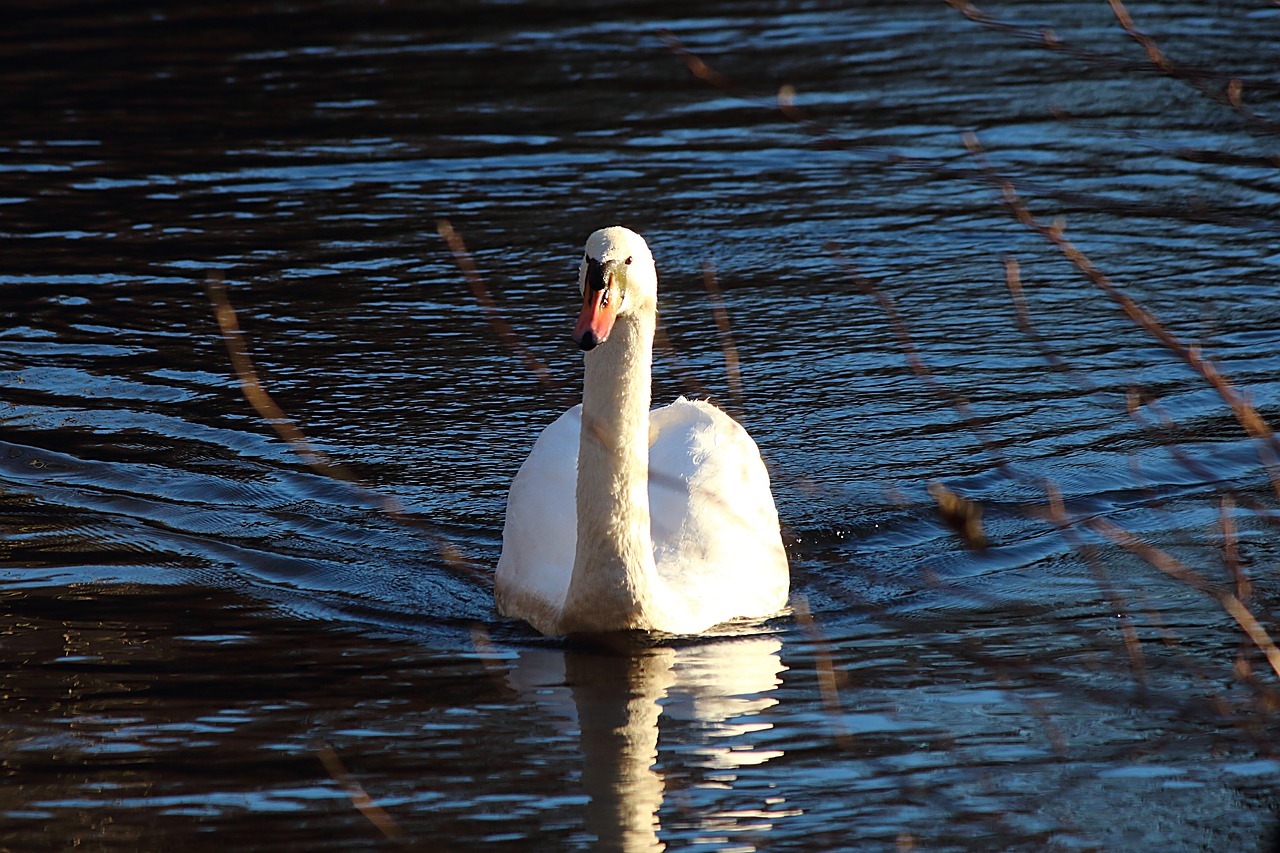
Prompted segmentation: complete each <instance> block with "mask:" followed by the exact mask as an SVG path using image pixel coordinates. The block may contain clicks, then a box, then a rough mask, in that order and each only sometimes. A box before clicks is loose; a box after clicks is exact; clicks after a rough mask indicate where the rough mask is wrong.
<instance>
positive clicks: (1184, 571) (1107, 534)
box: [1085, 518, 1280, 678]
mask: <svg viewBox="0 0 1280 853" xmlns="http://www.w3.org/2000/svg"><path fill="white" fill-rule="evenodd" d="M1085 524H1086V526H1087V527H1088V528H1089V529H1090V530H1093V531H1094V532H1095V533H1097V534H1099V535H1100V536H1102V537H1103V538H1105V539H1107V540H1108V541H1109V542H1112V543H1113V544H1115V545H1119V546H1120V547H1122V548H1124V549H1125V550H1127V551H1130V552H1132V553H1134V554H1137V555H1138V556H1139V557H1141V558H1142V559H1143V560H1144V561H1145V562H1146V563H1148V564H1150V565H1151V566H1154V567H1155V568H1156V569H1159V570H1160V571H1161V572H1163V573H1165V574H1166V575H1168V576H1169V577H1172V578H1175V579H1177V580H1179V581H1182V582H1183V583H1185V584H1186V585H1187V586H1190V587H1192V588H1193V589H1196V590H1198V591H1200V592H1203V593H1204V594H1205V595H1208V596H1209V597H1210V598H1212V599H1214V600H1215V601H1217V602H1218V604H1219V605H1220V606H1221V607H1222V609H1223V610H1224V611H1226V613H1227V615H1229V616H1230V617H1231V618H1232V619H1234V620H1235V621H1236V624H1238V625H1239V626H1240V628H1241V630H1243V631H1244V633H1245V635H1246V636H1247V637H1248V638H1249V639H1250V640H1251V641H1252V642H1253V644H1254V645H1255V646H1257V647H1258V649H1259V650H1260V651H1261V652H1262V653H1263V654H1264V655H1265V656H1266V658H1267V663H1268V664H1270V666H1271V668H1272V670H1274V671H1275V674H1276V676H1277V677H1278V678H1280V648H1276V644H1275V642H1274V641H1273V640H1272V639H1271V636H1270V635H1269V634H1268V633H1267V630H1266V629H1265V628H1263V627H1262V623H1260V622H1259V621H1258V620H1257V618H1255V617H1254V615H1253V614H1252V613H1251V612H1250V611H1249V608H1248V607H1246V606H1245V604H1244V602H1242V601H1241V600H1240V598H1239V597H1237V596H1236V594H1235V593H1233V592H1230V591H1228V590H1226V589H1223V588H1222V587H1220V586H1218V585H1216V584H1213V583H1210V582H1209V581H1208V580H1206V579H1205V578H1204V577H1203V576H1202V575H1201V574H1200V573H1199V572H1197V571H1195V570H1194V569H1192V568H1190V567H1188V566H1187V565H1185V564H1184V563H1182V562H1181V561H1179V560H1178V559H1177V558H1175V557H1174V556H1173V555H1171V554H1169V553H1168V552H1166V551H1163V550H1161V549H1160V548H1157V547H1155V546H1154V545H1151V544H1150V543H1148V542H1146V541H1144V540H1143V539H1141V538H1139V537H1137V536H1135V535H1134V534H1132V533H1130V532H1129V531H1128V530H1125V529H1124V528H1123V527H1121V526H1120V525H1118V524H1116V523H1115V522H1112V521H1108V520H1107V519H1105V518H1091V519H1089V520H1088V521H1086V522H1085Z"/></svg>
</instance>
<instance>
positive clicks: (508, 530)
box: [494, 405, 582, 634]
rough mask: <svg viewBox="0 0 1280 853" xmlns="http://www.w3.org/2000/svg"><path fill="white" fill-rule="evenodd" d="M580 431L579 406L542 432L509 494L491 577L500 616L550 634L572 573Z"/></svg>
mask: <svg viewBox="0 0 1280 853" xmlns="http://www.w3.org/2000/svg"><path fill="white" fill-rule="evenodd" d="M581 429H582V406H580V405H579V406H574V407H573V408H572V409H570V410H569V411H567V412H565V413H564V414H563V415H561V416H560V417H559V418H558V419H557V420H556V421H555V423H553V424H551V426H549V427H547V428H546V429H545V430H543V431H542V435H540V436H538V440H537V441H536V442H535V443H534V445H533V450H531V451H530V452H529V457H528V458H527V459H525V461H524V464H522V465H521V466H520V470H519V472H517V474H516V476H515V479H514V480H512V482H511V491H510V492H509V493H508V495H507V519H506V523H505V524H504V525H503V528H502V556H501V557H499V558H498V569H497V573H496V576H495V578H494V593H495V598H496V601H497V605H498V612H500V613H502V614H503V615H505V616H517V617H519V618H521V619H524V620H526V621H528V622H529V623H530V624H531V625H533V627H534V628H537V629H538V630H539V631H542V632H543V633H544V634H545V633H554V629H551V628H550V626H551V625H552V623H554V622H557V621H558V620H559V618H560V613H561V611H562V610H563V609H564V600H565V596H566V595H567V594H568V591H569V578H570V577H571V576H572V574H573V552H574V548H575V546H576V544H577V538H578V524H577V513H576V511H575V506H576V502H575V498H574V495H575V492H576V489H577V479H578V436H579V433H580V431H581ZM540 623H542V624H540Z"/></svg>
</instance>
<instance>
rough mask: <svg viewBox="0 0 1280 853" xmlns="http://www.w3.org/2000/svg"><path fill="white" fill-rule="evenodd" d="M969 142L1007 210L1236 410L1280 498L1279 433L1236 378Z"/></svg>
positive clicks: (968, 136)
mask: <svg viewBox="0 0 1280 853" xmlns="http://www.w3.org/2000/svg"><path fill="white" fill-rule="evenodd" d="M964 143H965V147H966V148H968V149H969V152H970V153H971V154H972V155H973V157H974V159H975V160H977V162H978V163H979V165H980V166H981V167H982V170H983V172H985V173H986V175H987V177H988V179H989V180H990V181H991V182H992V183H993V184H995V185H996V186H997V187H998V188H999V189H1000V193H1001V196H1002V197H1003V199H1004V202H1005V204H1006V206H1007V207H1008V208H1009V209H1010V211H1012V213H1013V215H1014V217H1015V218H1016V219H1017V220H1018V221H1019V222H1020V223H1022V224H1023V225H1025V226H1026V227H1027V228H1028V229H1029V230H1031V231H1034V232H1035V233H1037V234H1040V235H1041V236H1043V237H1044V238H1045V239H1047V240H1048V241H1049V242H1050V243H1052V244H1053V246H1054V247H1055V248H1056V249H1057V250H1058V251H1059V252H1060V253H1061V254H1062V255H1063V256H1064V257H1065V258H1066V259H1067V260H1068V261H1070V262H1071V263H1072V264H1073V265H1074V266H1075V267H1076V269H1078V270H1080V272H1082V273H1083V274H1084V275H1085V277H1086V278H1088V279H1089V281H1091V282H1092V283H1093V284H1094V286H1096V287H1097V288H1098V289H1099V290H1101V291H1102V292H1103V293H1105V294H1106V295H1107V296H1109V297H1110V298H1111V299H1112V301H1114V302H1115V303H1116V304H1117V305H1119V306H1120V309H1121V310H1122V311H1123V312H1124V314H1125V316H1127V317H1128V318H1129V319H1130V320H1132V321H1133V322H1134V323H1136V324H1137V325H1138V326H1139V327H1140V328H1142V329H1143V330H1144V331H1146V332H1147V333H1148V334H1150V335H1151V336H1152V337H1153V338H1155V339H1156V340H1157V341H1158V342H1159V343H1160V344H1161V345H1162V346H1164V347H1165V349H1167V350H1169V351H1170V352H1172V353H1173V354H1175V355H1177V356H1178V357H1179V358H1181V359H1182V360H1183V361H1185V362H1186V363H1187V365H1188V366H1189V367H1190V368H1191V369H1192V370H1194V371H1195V372H1196V373H1198V374H1199V375H1200V376H1201V378H1203V379H1204V380H1205V381H1206V382H1208V383H1209V385H1211V386H1212V387H1213V389H1214V390H1215V391H1217V392H1218V395H1219V396H1220V397H1221V398H1222V399H1223V401H1224V402H1225V403H1226V404H1227V406H1228V407H1229V408H1230V409H1231V413H1232V414H1233V415H1234V416H1235V418H1236V421H1237V422H1238V423H1239V424H1240V426H1241V428H1242V429H1243V430H1244V431H1245V433H1246V434H1248V435H1249V436H1250V437H1251V438H1253V439H1255V448H1256V449H1257V453H1258V458H1259V460H1260V461H1261V462H1262V465H1263V467H1264V468H1265V469H1266V471H1267V475H1268V476H1269V477H1270V478H1271V485H1272V487H1273V488H1274V489H1275V492H1276V495H1277V496H1280V468H1278V467H1277V466H1278V465H1280V460H1278V459H1277V453H1278V452H1280V442H1277V440H1276V436H1275V434H1274V432H1273V431H1272V429H1271V427H1270V426H1269V425H1268V424H1267V422H1266V421H1265V420H1264V419H1263V418H1262V416H1261V415H1260V414H1259V413H1258V410H1257V409H1256V408H1254V406H1253V404H1252V403H1250V402H1249V401H1248V399H1247V398H1246V397H1245V395H1244V394H1242V393H1241V392H1240V391H1239V390H1237V389H1236V387H1235V384H1234V383H1233V382H1232V381H1231V379H1230V377H1229V376H1227V375H1226V374H1224V373H1223V372H1222V371H1220V370H1219V369H1218V367H1217V365H1216V364H1214V362H1212V361H1210V360H1209V359H1207V358H1205V356H1204V354H1203V352H1202V351H1201V350H1200V348H1199V347H1196V346H1190V345H1187V344H1185V343H1183V342H1182V341H1181V340H1179V339H1178V338H1177V337H1176V336H1175V335H1173V334H1172V333H1171V332H1169V331H1168V330H1167V329H1166V328H1165V327H1164V325H1163V324H1162V323H1161V322H1160V320H1159V318H1157V317H1156V316H1155V314H1153V313H1151V312H1150V311H1148V310H1147V309H1146V308H1144V307H1143V306H1142V305H1140V304H1138V302H1137V301H1136V300H1134V299H1133V298H1132V297H1130V296H1129V295H1128V294H1126V293H1124V292H1123V291H1121V290H1120V289H1119V288H1118V287H1116V285H1115V284H1113V283H1112V281H1111V279H1110V278H1109V277H1108V276H1107V275H1106V274H1105V273H1104V272H1102V270H1101V269H1099V268H1098V267H1097V266H1096V265H1095V264H1094V263H1093V261H1092V260H1091V259H1090V258H1089V257H1088V255H1086V254H1085V253H1084V252H1083V251H1081V250H1080V249H1079V248H1078V247H1077V246H1076V245H1075V244H1074V243H1072V242H1071V241H1070V240H1068V239H1067V237H1066V235H1065V233H1064V228H1065V225H1064V223H1063V222H1062V221H1061V220H1057V221H1055V222H1054V223H1053V224H1051V225H1045V224H1044V223H1042V222H1041V221H1040V220H1039V219H1037V218H1036V217H1035V215H1034V214H1033V213H1032V212H1031V210H1030V208H1029V207H1028V206H1027V204H1026V202H1025V201H1023V199H1022V196H1021V195H1019V193H1018V191H1017V190H1016V189H1015V188H1014V186H1013V183H1012V182H1011V181H1009V179H1007V178H1005V177H1004V176H1003V175H1000V174H999V173H997V172H996V171H995V169H994V168H993V167H992V166H991V163H990V161H989V160H988V158H987V152H986V149H984V148H983V147H982V144H981V143H980V142H979V141H978V137H977V134H974V133H972V132H967V133H965V134H964Z"/></svg>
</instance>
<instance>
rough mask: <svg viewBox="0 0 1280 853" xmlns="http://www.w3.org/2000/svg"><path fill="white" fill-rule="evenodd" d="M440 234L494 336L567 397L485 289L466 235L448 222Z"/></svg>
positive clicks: (438, 227) (438, 223)
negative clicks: (465, 238) (468, 247)
mask: <svg viewBox="0 0 1280 853" xmlns="http://www.w3.org/2000/svg"><path fill="white" fill-rule="evenodd" d="M436 230H437V231H438V232H439V233H440V237H441V238H442V239H443V240H444V241H445V243H446V244H447V245H448V247H449V252H450V253H451V254H452V255H453V262H454V263H455V264H457V266H458V269H459V270H460V271H461V272H462V276H463V278H465V279H466V280H467V284H468V286H470V288H471V293H472V294H473V295H474V296H475V298H476V302H477V303H479V305H480V308H481V310H482V311H483V312H484V316H485V319H486V320H488V321H489V326H490V327H491V328H492V329H493V331H494V334H495V335H497V337H498V340H500V341H502V343H503V345H504V346H506V348H507V349H508V350H510V351H511V352H513V353H515V355H516V356H517V357H519V359H520V360H521V361H522V362H523V363H524V366H525V368H526V369H527V370H528V371H529V372H530V373H532V374H533V376H534V378H535V379H537V380H538V382H539V383H541V384H542V386H543V387H544V388H546V389H548V390H550V391H554V392H557V393H560V394H563V393H564V389H563V388H562V387H561V386H560V385H559V384H558V383H557V382H556V380H555V377H554V376H553V375H552V373H551V369H550V368H548V367H547V365H546V363H545V362H543V361H542V359H540V358H538V357H537V356H536V355H535V354H534V352H533V350H531V349H530V348H529V346H528V344H526V343H525V342H524V341H523V340H522V339H521V338H520V336H519V335H517V334H516V331H515V329H513V328H512V327H511V323H509V322H508V321H507V318H506V317H504V316H503V315H502V312H501V311H500V310H498V306H497V303H496V302H494V299H493V297H492V296H491V295H490V293H489V288H488V287H486V286H485V283H484V279H483V278H482V277H481V275H480V273H479V271H478V270H477V269H476V265H475V261H473V260H472V258H471V253H470V252H468V251H467V245H466V243H465V242H463V240H462V235H461V234H459V233H458V232H457V231H456V230H455V229H454V227H453V225H452V224H451V223H450V222H449V220H447V219H439V220H436Z"/></svg>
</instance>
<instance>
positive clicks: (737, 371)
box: [702, 261, 744, 412]
mask: <svg viewBox="0 0 1280 853" xmlns="http://www.w3.org/2000/svg"><path fill="white" fill-rule="evenodd" d="M702 285H703V287H705V288H706V289H707V298H708V299H709V300H710V301H711V316H712V317H713V318H715V321H716V329H717V330H718V331H719V333H720V349H721V350H723V351H724V372H725V378H726V379H727V380H728V383H729V398H730V399H731V400H733V405H734V407H735V408H736V409H737V411H738V412H742V411H744V408H743V397H742V368H741V365H740V363H739V361H738V345H737V344H736V343H734V340H733V328H732V326H730V325H729V312H728V310H726V309H725V305H724V296H723V294H722V293H721V292H720V283H719V282H717V281H716V268H715V265H714V264H712V263H711V262H710V261H708V262H707V263H705V264H703V266H702Z"/></svg>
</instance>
